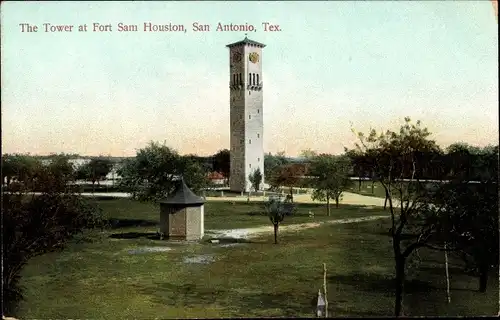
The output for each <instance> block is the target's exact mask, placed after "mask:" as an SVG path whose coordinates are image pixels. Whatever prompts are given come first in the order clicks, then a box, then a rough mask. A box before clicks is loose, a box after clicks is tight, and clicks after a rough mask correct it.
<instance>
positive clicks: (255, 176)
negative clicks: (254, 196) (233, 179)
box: [248, 168, 262, 192]
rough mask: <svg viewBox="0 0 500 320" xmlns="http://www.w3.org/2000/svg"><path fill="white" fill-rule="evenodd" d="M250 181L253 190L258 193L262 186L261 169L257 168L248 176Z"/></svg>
mask: <svg viewBox="0 0 500 320" xmlns="http://www.w3.org/2000/svg"><path fill="white" fill-rule="evenodd" d="M248 179H249V180H250V183H251V184H252V188H253V189H254V190H255V191H256V192H257V191H259V187H260V184H261V183H262V173H261V172H260V169H259V168H257V169H256V170H254V171H253V172H252V173H250V174H249V175H248Z"/></svg>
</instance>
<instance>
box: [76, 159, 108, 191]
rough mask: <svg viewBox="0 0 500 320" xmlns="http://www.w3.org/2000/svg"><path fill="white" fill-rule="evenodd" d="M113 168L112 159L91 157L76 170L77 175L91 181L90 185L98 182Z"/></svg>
mask: <svg viewBox="0 0 500 320" xmlns="http://www.w3.org/2000/svg"><path fill="white" fill-rule="evenodd" d="M112 169H113V161H111V160H110V159H106V158H93V159H91V160H90V161H89V162H88V163H86V164H84V165H82V166H81V167H80V168H78V170H77V177H78V178H79V179H82V180H83V179H85V180H90V181H92V186H94V185H95V183H96V182H97V185H99V184H100V181H101V180H104V179H105V178H106V176H107V175H108V174H109V173H110V172H111V170H112Z"/></svg>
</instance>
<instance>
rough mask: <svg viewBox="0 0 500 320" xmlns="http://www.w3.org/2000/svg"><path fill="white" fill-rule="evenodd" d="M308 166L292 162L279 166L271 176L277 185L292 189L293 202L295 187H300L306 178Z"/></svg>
mask: <svg viewBox="0 0 500 320" xmlns="http://www.w3.org/2000/svg"><path fill="white" fill-rule="evenodd" d="M305 174H306V166H305V165H304V164H301V163H292V164H287V165H284V166H281V167H279V168H278V169H277V170H276V173H275V174H274V175H273V176H272V177H271V183H272V184H273V185H275V186H285V187H288V188H289V189H290V195H289V198H290V200H291V202H292V203H293V188H294V187H298V186H299V185H300V184H301V183H302V182H303V180H304V176H305Z"/></svg>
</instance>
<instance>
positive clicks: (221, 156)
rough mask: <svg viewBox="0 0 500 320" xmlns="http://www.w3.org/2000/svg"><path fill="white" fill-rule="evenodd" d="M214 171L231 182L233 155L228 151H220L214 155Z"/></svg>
mask: <svg viewBox="0 0 500 320" xmlns="http://www.w3.org/2000/svg"><path fill="white" fill-rule="evenodd" d="M213 162H214V165H213V169H214V171H217V172H220V173H221V174H222V175H223V176H224V179H225V180H226V183H227V181H228V180H229V176H230V175H231V155H230V152H229V150H228V149H223V150H219V151H218V152H217V153H216V154H214V155H213Z"/></svg>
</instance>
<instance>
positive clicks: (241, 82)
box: [238, 73, 243, 84]
mask: <svg viewBox="0 0 500 320" xmlns="http://www.w3.org/2000/svg"><path fill="white" fill-rule="evenodd" d="M238 78H239V79H238V80H239V82H238V84H243V79H241V73H240V74H239V75H238Z"/></svg>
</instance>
